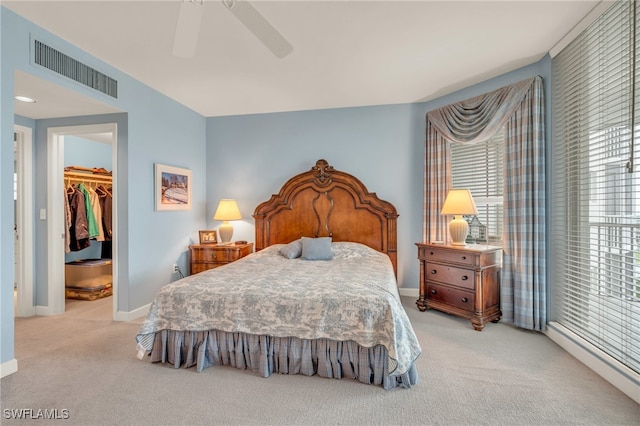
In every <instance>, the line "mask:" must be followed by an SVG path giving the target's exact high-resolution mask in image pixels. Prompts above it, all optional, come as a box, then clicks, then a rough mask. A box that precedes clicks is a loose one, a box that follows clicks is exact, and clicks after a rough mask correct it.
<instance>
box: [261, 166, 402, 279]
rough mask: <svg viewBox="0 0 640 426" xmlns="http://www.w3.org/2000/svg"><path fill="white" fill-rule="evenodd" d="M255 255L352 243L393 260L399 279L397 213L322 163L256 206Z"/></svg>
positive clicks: (347, 177) (352, 181)
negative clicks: (316, 242)
mask: <svg viewBox="0 0 640 426" xmlns="http://www.w3.org/2000/svg"><path fill="white" fill-rule="evenodd" d="M253 218H254V219H255V226H256V250H262V249H263V248H265V247H268V246H270V245H272V244H286V243H289V242H291V241H294V240H296V239H298V238H300V237H303V236H304V237H332V240H333V241H352V242H357V243H362V244H366V245H367V246H369V247H371V248H373V249H376V250H378V251H380V252H383V253H385V254H387V255H388V256H389V258H390V259H391V263H392V264H393V270H394V272H396V274H397V268H398V266H397V263H398V262H397V228H396V224H397V218H398V213H397V211H396V208H395V207H394V206H393V205H392V204H391V203H389V202H387V201H384V200H381V199H379V198H378V196H377V195H376V194H375V193H374V192H373V193H372V192H369V191H367V188H366V187H365V186H364V184H363V183H362V182H361V181H360V180H359V179H357V178H356V177H354V176H352V175H350V174H348V173H344V172H341V171H338V170H335V169H334V168H333V167H332V166H330V165H329V163H327V162H326V161H325V160H318V161H317V162H316V165H315V166H313V167H312V168H311V170H309V171H307V172H304V173H300V174H298V175H296V176H294V177H292V178H291V179H289V180H288V181H287V182H286V183H285V184H284V185H283V186H282V188H281V189H280V192H279V193H278V194H274V195H272V196H271V198H270V199H269V200H268V201H265V202H263V203H261V204H259V205H258V207H256V209H255V211H254V213H253Z"/></svg>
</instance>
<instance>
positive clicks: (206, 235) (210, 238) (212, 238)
mask: <svg viewBox="0 0 640 426" xmlns="http://www.w3.org/2000/svg"><path fill="white" fill-rule="evenodd" d="M217 242H218V233H217V232H216V231H215V229H213V230H211V231H200V244H216V243H217Z"/></svg>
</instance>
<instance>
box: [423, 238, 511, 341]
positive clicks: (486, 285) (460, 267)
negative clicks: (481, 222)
mask: <svg viewBox="0 0 640 426" xmlns="http://www.w3.org/2000/svg"><path fill="white" fill-rule="evenodd" d="M416 245H417V246H418V259H419V260H420V298H419V299H418V300H417V301H416V305H418V309H420V310H421V311H424V310H426V309H427V308H433V309H437V310H439V311H443V312H447V313H449V314H453V315H457V316H460V317H463V318H467V319H469V320H471V324H472V325H473V328H474V329H476V330H477V331H482V329H483V328H484V325H485V324H486V323H487V322H489V321H492V322H498V321H499V320H500V318H501V317H502V312H500V262H501V255H502V248H501V247H495V246H487V245H480V244H470V245H466V246H452V245H436V244H424V243H416Z"/></svg>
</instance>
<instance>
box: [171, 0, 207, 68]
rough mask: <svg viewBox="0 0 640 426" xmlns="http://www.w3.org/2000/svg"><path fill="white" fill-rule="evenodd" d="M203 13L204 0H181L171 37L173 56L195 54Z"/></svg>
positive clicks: (185, 56) (183, 56)
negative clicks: (174, 29)
mask: <svg viewBox="0 0 640 426" xmlns="http://www.w3.org/2000/svg"><path fill="white" fill-rule="evenodd" d="M203 14H204V0H201V1H198V0H183V2H182V3H180V11H179V12H178V21H177V23H176V32H175V35H174V37H173V54H174V56H178V57H181V58H190V57H192V56H193V55H195V53H196V46H197V45H198V38H199V36H200V24H201V23H202V15H203Z"/></svg>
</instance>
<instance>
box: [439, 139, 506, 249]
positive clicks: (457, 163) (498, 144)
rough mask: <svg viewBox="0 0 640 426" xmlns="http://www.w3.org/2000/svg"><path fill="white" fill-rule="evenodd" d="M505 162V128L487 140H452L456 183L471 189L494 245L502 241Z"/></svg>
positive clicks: (488, 236)
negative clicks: (469, 142)
mask: <svg viewBox="0 0 640 426" xmlns="http://www.w3.org/2000/svg"><path fill="white" fill-rule="evenodd" d="M503 164H504V130H501V131H500V132H498V133H497V134H496V135H495V136H493V137H492V138H491V139H489V140H487V141H485V142H478V143H473V144H462V143H452V144H451V176H452V181H453V187H454V188H466V189H469V190H470V191H471V195H472V196H473V200H474V201H475V203H476V207H477V209H478V219H479V220H480V222H481V223H482V225H484V226H486V227H487V228H486V231H487V242H488V244H492V245H501V242H502V202H503V186H504V185H503V181H504V179H503V172H504V170H503Z"/></svg>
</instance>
